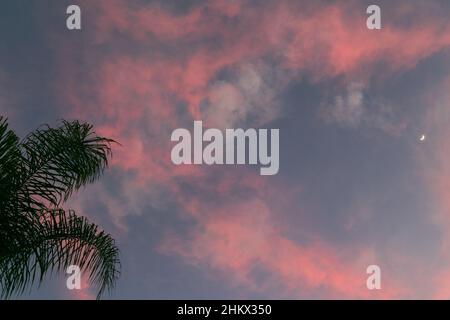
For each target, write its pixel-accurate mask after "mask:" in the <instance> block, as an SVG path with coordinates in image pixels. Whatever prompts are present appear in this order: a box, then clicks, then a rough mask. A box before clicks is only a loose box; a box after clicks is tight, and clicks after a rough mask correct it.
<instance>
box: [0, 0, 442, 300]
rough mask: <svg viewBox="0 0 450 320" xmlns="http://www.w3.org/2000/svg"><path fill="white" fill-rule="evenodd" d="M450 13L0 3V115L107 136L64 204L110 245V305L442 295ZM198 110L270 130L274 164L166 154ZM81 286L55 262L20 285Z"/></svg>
mask: <svg viewBox="0 0 450 320" xmlns="http://www.w3.org/2000/svg"><path fill="white" fill-rule="evenodd" d="M71 4H77V5H79V6H80V8H81V12H82V29H81V30H68V29H67V28H66V18H67V17H68V16H67V14H66V8H67V7H68V6H69V5H71ZM370 4H377V5H378V6H380V8H381V21H382V28H381V29H380V30H369V29H368V28H367V27H366V19H367V17H368V15H367V14H366V9H367V7H368V6H369V5H370ZM449 16H450V3H449V2H448V1H447V0H430V1H414V0H411V1H406V0H398V1H395V2H394V1H387V0H386V1H363V0H359V1H356V0H346V1H326V0H319V1H294V0H292V1H290V0H281V1H275V0H268V1H255V0H242V1H234V0H230V1H195V0H189V1H182V2H181V1H146V0H129V1H125V0H95V1H92V0H90V1H87V0H76V1H74V0H71V1H65V0H64V1H63V0H61V1H56V0H39V1H38V0H27V1H25V0H5V1H2V3H1V5H0V38H1V39H2V40H1V41H0V114H1V115H4V116H6V117H8V121H9V124H10V126H11V128H12V129H14V130H15V131H16V132H17V134H18V135H19V136H20V137H24V136H25V135H26V134H27V133H28V132H30V131H32V130H34V129H36V128H37V127H38V126H39V125H41V124H44V123H45V124H49V125H50V126H57V125H58V124H60V123H61V119H67V120H75V119H78V120H80V121H86V122H89V123H91V124H93V125H94V127H95V131H96V132H97V133H98V134H100V135H103V136H107V137H110V138H113V139H115V140H117V141H118V142H120V146H119V145H118V146H115V147H114V148H113V159H112V162H111V166H110V168H109V169H108V170H107V171H106V172H105V175H104V176H103V177H102V178H101V179H100V180H99V181H98V182H96V183H95V184H93V185H89V186H87V187H86V188H84V189H82V190H80V191H79V192H78V193H77V194H76V195H74V196H73V197H72V198H71V199H70V200H69V202H68V203H67V204H66V207H67V208H71V209H74V210H76V212H77V213H78V214H81V215H84V216H87V217H88V218H89V219H90V220H91V221H93V222H95V223H98V224H99V225H100V226H102V228H104V229H105V230H106V231H107V232H108V233H111V234H112V235H113V237H114V238H115V239H116V241H117V245H118V246H119V249H120V252H121V256H120V258H121V263H122V268H121V277H120V279H119V280H118V282H117V286H116V288H115V289H114V291H113V292H112V293H111V295H110V296H106V297H105V298H106V299H424V298H425V299H447V298H450V182H449V181H450V162H449V161H447V159H448V157H449V156H450V140H448V137H449V136H450V125H449V124H450V90H449V89H450V19H449ZM195 120H202V121H203V124H204V126H205V127H208V128H219V129H225V128H244V129H246V128H269V129H271V128H277V129H279V130H280V169H279V172H278V174H276V175H271V176H262V175H260V174H259V167H257V166H250V165H227V166H220V165H215V166H214V165H213V166H208V165H180V166H176V165H174V164H173V163H172V161H171V158H170V154H171V149H172V147H173V145H174V143H173V142H172V141H171V139H170V137H171V133H172V131H173V130H175V129H177V128H187V129H189V130H192V127H193V122H194V121H195ZM422 135H425V137H426V138H425V140H424V141H420V140H421V139H420V138H421V137H422ZM369 265H378V266H379V267H380V269H381V283H382V288H381V290H368V289H367V287H366V280H367V277H368V274H367V273H366V268H367V266H369ZM94 297H95V291H94V290H93V289H92V288H89V284H88V283H87V282H86V281H83V289H82V290H79V291H78V290H73V291H69V290H68V289H67V288H66V287H65V277H64V275H60V276H55V277H53V278H50V279H48V280H47V281H46V282H45V283H44V284H43V285H42V287H41V288H39V290H33V291H32V292H31V294H30V295H24V296H21V297H20V298H22V299H24V298H27V299H28V298H31V299H92V298H94Z"/></svg>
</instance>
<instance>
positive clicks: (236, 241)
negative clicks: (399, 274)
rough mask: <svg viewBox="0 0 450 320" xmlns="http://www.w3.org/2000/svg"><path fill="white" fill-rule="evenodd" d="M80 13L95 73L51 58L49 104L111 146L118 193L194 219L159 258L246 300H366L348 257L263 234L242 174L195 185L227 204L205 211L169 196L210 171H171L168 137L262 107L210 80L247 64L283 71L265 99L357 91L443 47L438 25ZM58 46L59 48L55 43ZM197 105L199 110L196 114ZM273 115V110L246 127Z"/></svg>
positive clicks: (214, 11) (309, 11)
mask: <svg viewBox="0 0 450 320" xmlns="http://www.w3.org/2000/svg"><path fill="white" fill-rule="evenodd" d="M351 4H354V2H351ZM89 5H90V6H92V7H93V8H95V9H96V10H97V12H98V13H97V16H98V19H97V20H96V21H97V22H96V30H93V31H92V34H93V35H92V36H91V37H92V38H89V44H90V45H91V47H90V50H92V51H95V50H97V49H98V48H101V47H102V46H103V45H107V46H109V47H110V49H109V51H108V50H106V52H105V53H104V54H99V53H97V54H92V57H90V56H89V57H88V58H92V59H93V60H94V61H95V63H91V64H92V65H94V66H95V68H93V69H92V70H90V71H89V73H86V74H83V75H82V77H83V79H84V80H85V81H86V82H87V83H83V82H81V81H78V80H79V79H80V78H79V77H80V75H79V72H78V68H79V65H76V64H75V63H72V62H71V61H72V60H71V59H70V57H72V55H74V54H76V53H71V52H69V51H67V50H66V51H64V52H62V53H61V55H63V56H61V57H60V61H61V62H60V68H59V70H60V72H61V75H60V77H59V78H58V80H59V82H60V83H58V88H60V89H61V90H60V92H61V101H64V102H67V103H68V104H69V105H70V106H71V107H72V108H73V109H72V110H74V111H72V112H68V115H69V116H71V117H76V118H81V119H86V120H89V121H93V122H95V123H96V124H98V132H99V133H101V134H104V135H107V136H110V137H112V138H114V139H116V140H118V141H119V142H120V143H121V144H122V145H123V147H117V148H115V157H114V162H113V166H114V167H115V168H117V169H118V170H123V171H126V172H133V173H135V178H134V179H132V180H130V181H126V182H125V183H126V186H125V187H124V188H125V189H126V190H128V191H129V192H130V194H131V193H132V191H138V190H141V189H142V188H151V187H154V186H155V185H157V186H158V187H161V188H166V189H167V190H171V191H172V194H171V197H172V201H173V202H175V203H176V204H178V205H179V206H180V207H182V208H184V209H185V210H184V211H185V212H184V213H185V214H187V215H188V217H189V218H192V219H194V221H195V222H196V224H197V228H196V229H195V230H193V232H192V234H189V235H186V236H185V237H183V236H182V237H173V236H168V237H167V238H166V239H163V242H162V244H161V250H162V251H163V252H165V253H170V254H176V255H179V256H181V257H182V258H184V259H186V260H187V261H190V262H192V263H194V264H196V265H199V266H200V267H203V266H205V265H206V266H209V267H211V268H212V269H214V270H220V271H222V272H224V273H232V276H230V277H229V279H231V280H232V281H233V282H234V283H235V284H236V285H244V286H248V287H249V288H252V289H254V290H261V289H263V287H264V285H269V286H270V285H274V286H277V287H282V288H283V291H284V293H285V294H286V295H290V294H292V295H296V296H300V295H301V294H303V293H304V292H305V290H306V292H318V291H319V290H327V291H328V294H327V295H328V296H329V297H340V296H342V295H344V296H345V297H357V298H370V297H373V295H372V294H371V293H370V292H369V291H368V290H367V289H366V288H365V287H364V286H365V278H366V274H365V273H364V271H365V267H364V264H363V263H362V262H360V263H359V264H357V265H355V264H354V263H353V262H352V261H351V260H348V259H351V258H348V257H352V255H351V254H349V253H348V252H349V251H350V252H351V251H353V250H354V249H355V248H342V250H341V248H336V247H334V246H333V245H332V244H327V243H323V242H320V241H317V240H310V242H306V243H297V242H296V241H294V240H292V239H290V238H289V237H288V236H287V235H286V234H285V232H284V230H283V229H278V228H277V227H275V225H277V224H278V223H279V221H278V220H279V219H275V217H276V216H277V213H273V212H272V209H271V208H269V206H268V204H267V203H266V202H265V201H263V200H261V199H263V195H264V192H267V190H268V188H269V187H268V186H267V182H266V180H264V179H262V178H255V177H254V173H252V172H251V171H250V169H248V170H246V169H242V170H241V169H234V168H233V169H231V170H236V171H235V172H234V173H232V174H230V175H227V176H225V177H224V178H223V179H222V180H221V181H220V182H219V183H218V184H217V185H216V186H214V187H211V188H210V187H209V185H207V186H206V188H208V189H211V190H210V192H216V194H217V195H220V198H221V199H223V198H225V199H227V200H228V201H229V203H230V204H229V205H224V206H219V203H218V202H220V200H221V199H218V200H217V203H214V202H213V203H207V201H206V200H205V199H204V198H203V197H202V195H201V194H200V193H199V194H196V195H192V193H188V192H186V190H183V189H181V187H180V186H179V185H178V181H179V180H178V179H185V180H183V181H187V182H188V183H190V184H191V185H192V186H193V187H194V188H199V189H201V188H202V187H204V186H203V185H202V184H205V183H206V184H207V178H209V177H212V176H214V175H215V173H213V171H211V169H210V168H209V167H196V166H180V167H175V166H174V165H172V163H171V161H170V149H171V144H170V133H171V130H173V129H175V128H177V127H180V126H184V125H185V124H186V123H191V120H193V119H202V118H203V117H205V116H206V115H207V114H211V113H212V114H214V113H215V112H217V111H218V110H217V109H215V108H217V104H218V103H224V104H226V105H225V106H224V107H223V108H221V109H220V112H223V113H224V114H223V116H221V118H226V117H227V116H228V115H229V116H230V118H232V116H234V114H235V113H237V114H238V117H237V118H238V120H243V121H244V122H245V120H246V115H247V114H248V113H246V112H240V111H241V110H236V108H235V107H233V106H232V104H235V103H236V101H238V102H242V101H250V102H251V103H252V105H255V106H256V112H258V110H259V109H258V108H259V107H260V106H262V105H264V104H265V105H268V106H269V107H271V106H274V105H276V101H275V98H274V97H272V95H270V96H268V97H267V99H266V100H265V99H263V100H262V101H263V104H261V103H259V102H258V101H256V102H255V101H254V98H253V97H252V96H251V95H250V93H249V92H250V91H246V90H242V87H240V84H239V80H236V79H240V78H239V76H236V77H234V78H233V77H231V78H232V80H229V81H228V82H226V83H222V82H221V80H220V79H219V78H220V73H221V72H223V71H229V72H231V73H232V74H233V75H236V74H238V73H239V70H242V67H243V66H248V65H253V66H254V65H256V66H258V71H260V69H259V68H261V70H269V72H262V73H261V77H260V78H261V79H262V80H261V81H263V82H264V81H265V80H266V78H267V77H269V78H270V77H271V72H272V71H273V70H274V69H277V70H283V72H282V74H281V75H280V76H279V78H277V82H279V83H280V84H279V86H277V87H276V89H277V92H278V91H280V92H281V91H282V90H283V89H284V88H285V87H286V86H287V84H288V83H289V81H290V80H292V79H296V78H297V77H300V75H308V76H309V77H310V78H311V79H313V80H314V81H321V80H325V79H331V78H335V77H337V76H344V79H345V78H347V79H350V78H357V79H358V80H359V81H360V82H361V83H365V84H367V82H368V79H369V78H371V77H373V76H377V72H378V71H377V70H376V67H377V66H378V65H379V64H378V62H380V61H383V62H385V63H386V66H387V67H386V69H385V70H384V71H385V72H390V73H392V72H399V71H403V70H406V69H409V68H413V67H414V66H415V65H416V64H417V63H418V62H419V61H420V60H421V59H424V58H426V57H428V56H430V55H432V54H434V53H436V52H438V51H440V50H442V49H443V48H446V47H448V45H449V44H450V30H449V29H450V24H449V23H448V22H447V21H448V19H446V18H442V19H441V20H439V19H438V20H434V21H433V20H430V19H425V18H421V19H420V20H419V21H418V22H417V24H415V25H414V26H412V27H408V28H406V27H403V28H402V27H398V26H394V25H392V24H390V23H389V22H386V25H385V27H384V28H383V30H381V31H380V32H372V31H368V30H367V29H366V28H365V18H366V15H365V14H364V11H361V12H360V14H359V13H357V12H355V11H354V10H350V11H346V10H347V9H349V8H351V5H339V6H338V5H331V4H323V5H322V6H320V7H319V6H316V5H313V4H309V5H305V6H300V5H298V3H297V2H296V1H280V2H270V3H268V4H264V5H260V6H258V7H248V6H250V4H248V3H246V2H245V1H244V2H242V4H239V3H236V2H228V1H217V2H213V4H211V3H207V4H203V5H200V6H197V7H195V8H193V9H191V10H189V11H188V12H186V13H173V12H171V11H169V10H167V9H164V8H163V7H161V6H156V5H150V6H138V5H130V4H129V3H127V2H125V1H113V0H108V1H96V2H95V3H90V4H89ZM404 7H405V8H407V7H408V5H405V6H404ZM405 10H407V9H405ZM117 34H120V35H121V36H123V37H125V38H126V39H127V41H128V42H126V43H127V44H123V43H119V44H116V43H115V39H116V38H115V36H116V35H117ZM60 41H62V44H63V45H62V47H65V46H64V41H68V40H63V39H60ZM128 43H130V46H132V47H133V48H132V49H130V48H129V47H127V45H128ZM98 50H100V49H98ZM86 54H87V55H89V53H86ZM268 57H270V58H271V59H268ZM74 60H75V59H74ZM269 61H270V62H269ZM91 64H90V65H91ZM273 64H274V65H276V68H273ZM261 65H262V66H261ZM378 76H379V77H383V76H384V75H383V74H380V75H378ZM344 81H348V80H344ZM218 88H220V89H221V91H220V90H218ZM224 88H225V89H224ZM219 91H220V92H219ZM223 92H225V95H226V96H227V97H228V98H229V97H230V96H231V93H233V97H235V99H231V100H232V101H231V102H230V101H228V100H227V101H224V100H221V99H222V98H221V93H223ZM222 95H223V94H222ZM274 95H275V94H274ZM205 101H209V102H210V103H209V104H207V107H208V108H207V109H206V110H203V109H202V108H201V106H202V103H204V102H205ZM227 112H229V113H230V114H227ZM280 116H282V111H280V112H279V113H276V114H274V115H270V116H268V117H267V118H264V119H265V122H264V121H262V122H261V123H259V124H260V125H264V124H267V123H268V122H270V121H272V120H275V119H276V118H277V117H280ZM447 150H448V148H447ZM238 170H239V171H238ZM440 184H442V186H441V187H440V188H439V190H442V192H443V193H442V198H443V199H444V198H448V193H445V192H446V191H445V188H446V187H448V184H446V182H445V181H444V180H442V181H441V182H440ZM234 188H243V189H245V190H249V191H251V192H252V193H254V194H256V196H255V199H256V200H251V199H250V200H249V201H247V202H245V201H242V200H240V199H236V198H237V197H236V196H235V194H234V193H233V189H234ZM285 189H286V188H282V190H285ZM98 195H99V197H102V196H104V197H105V201H106V202H108V203H109V208H110V209H111V213H112V214H113V215H115V217H116V218H117V217H120V218H122V217H123V215H125V214H126V208H125V207H124V206H120V204H118V203H117V202H116V201H114V199H111V197H108V196H107V195H102V193H101V191H99V193H98ZM130 197H131V196H130ZM220 204H221V203H220ZM449 208H450V206H449ZM116 222H117V221H116ZM357 249H358V250H361V251H363V250H364V248H357ZM361 256H364V255H363V254H355V255H354V256H353V258H354V259H355V260H358V259H361ZM344 257H345V258H344ZM363 260H364V259H363ZM364 262H366V261H364ZM258 266H259V267H261V268H262V269H263V270H264V271H265V272H267V273H269V274H270V279H269V281H267V282H266V283H265V284H261V285H259V284H258V283H257V281H255V279H254V272H255V268H257V267H258ZM392 283H395V281H394V280H392ZM261 286H263V287H261ZM404 290H406V289H404ZM399 292H402V290H401V289H400V286H399V285H392V287H388V288H386V290H383V291H382V292H381V293H380V294H376V297H377V298H378V297H379V298H387V297H397V296H398V294H399Z"/></svg>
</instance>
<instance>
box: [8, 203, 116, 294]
mask: <svg viewBox="0 0 450 320" xmlns="http://www.w3.org/2000/svg"><path fill="white" fill-rule="evenodd" d="M34 217H35V218H36V219H35V220H34V221H30V227H29V228H27V229H28V230H27V231H26V232H27V236H26V237H19V238H18V239H20V241H16V242H15V243H14V245H12V246H11V248H10V249H11V250H10V251H9V255H8V256H6V257H5V256H4V257H2V258H0V286H1V288H2V295H3V297H4V298H8V297H10V296H11V295H13V294H14V293H16V294H21V293H23V292H24V291H25V290H26V289H27V288H31V287H32V285H33V284H34V283H36V282H38V283H41V282H42V281H43V280H44V277H45V275H46V274H47V273H48V272H53V271H55V270H56V271H60V272H65V270H66V269H67V267H68V266H70V265H77V266H79V267H80V269H81V270H82V271H83V272H89V274H90V276H89V280H90V282H91V284H93V285H94V287H96V288H98V296H97V298H100V296H101V295H102V294H103V293H104V292H105V291H106V290H111V289H112V288H113V287H114V284H115V282H116V280H117V278H118V277H119V275H120V270H119V269H120V262H119V258H118V256H119V250H118V248H117V247H116V245H115V243H114V240H113V239H112V238H111V236H110V235H108V234H105V233H104V232H103V231H100V230H99V229H98V227H97V226H96V225H95V224H91V223H89V221H88V220H87V219H86V218H84V217H79V216H77V215H76V214H75V213H74V212H73V211H69V212H67V213H66V212H65V211H64V210H62V209H57V210H49V211H45V212H41V213H40V214H39V215H35V216H34ZM23 231H24V230H23V229H21V230H20V231H19V232H20V233H22V232H23Z"/></svg>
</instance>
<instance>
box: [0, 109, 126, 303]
mask: <svg viewBox="0 0 450 320" xmlns="http://www.w3.org/2000/svg"><path fill="white" fill-rule="evenodd" d="M92 129H93V127H92V126H91V125H89V124H87V123H80V122H78V121H74V122H67V121H63V122H62V125H61V126H60V127H58V128H50V127H49V126H42V127H40V128H39V129H37V130H36V131H34V132H33V133H31V134H29V135H28V136H27V137H26V138H25V139H24V140H23V141H19V139H18V138H17V136H16V135H15V133H14V132H13V131H11V130H9V129H8V124H7V120H6V119H5V118H3V117H1V116H0V297H1V298H10V297H11V296H12V295H13V294H22V293H23V292H24V291H25V290H26V289H27V288H29V289H30V290H31V288H32V287H33V285H34V284H36V283H38V284H40V283H42V282H43V280H44V277H45V276H46V275H47V274H48V273H53V271H62V272H64V271H65V270H66V269H67V267H68V266H70V265H72V264H73V265H77V266H79V267H80V269H81V270H82V271H87V272H89V280H90V282H91V284H92V285H93V286H94V287H96V288H97V289H98V296H97V298H99V297H100V296H101V295H102V294H103V293H104V292H105V291H106V290H110V289H112V288H113V286H114V284H115V282H116V280H117V278H118V276H119V274H120V272H119V268H120V262H119V259H118V256H119V250H118V248H117V247H116V245H115V242H114V240H113V239H112V237H111V236H110V235H108V234H105V233H104V232H103V231H100V230H99V228H98V226H96V225H95V224H91V223H89V222H88V220H87V219H86V218H84V217H80V216H77V215H76V214H75V213H74V212H73V211H65V210H63V209H61V208H60V206H61V205H62V204H64V202H66V200H67V199H68V198H69V196H70V195H71V194H72V193H73V192H75V191H77V190H78V189H80V188H81V187H82V186H85V185H86V184H88V183H92V182H94V181H95V180H97V179H98V178H99V177H100V176H101V174H102V173H103V171H104V170H105V168H107V166H108V160H109V158H110V156H111V144H112V143H114V141H113V140H111V139H107V138H103V137H99V136H97V135H96V134H95V132H93V131H92Z"/></svg>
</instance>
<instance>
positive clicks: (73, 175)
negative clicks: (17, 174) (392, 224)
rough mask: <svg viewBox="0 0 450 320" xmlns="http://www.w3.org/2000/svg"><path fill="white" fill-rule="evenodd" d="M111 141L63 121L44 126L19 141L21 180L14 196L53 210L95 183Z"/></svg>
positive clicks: (85, 126) (85, 127)
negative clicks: (55, 125)
mask: <svg viewBox="0 0 450 320" xmlns="http://www.w3.org/2000/svg"><path fill="white" fill-rule="evenodd" d="M113 142H114V141H113V140H111V139H107V138H103V137H99V136H97V135H96V134H95V132H93V131H92V125H90V124H86V123H80V122H78V121H73V122H67V121H64V122H63V125H62V126H61V127H59V128H56V129H54V128H50V127H48V126H44V127H42V128H40V129H38V130H36V131H35V132H33V133H31V134H30V135H29V136H28V137H26V139H25V140H24V141H23V142H22V144H21V147H22V149H23V164H24V166H25V169H24V170H23V171H25V172H26V175H24V176H23V177H22V180H21V184H20V188H19V190H18V194H19V196H20V197H21V199H22V200H24V201H25V202H26V201H31V202H30V203H29V204H28V206H29V207H32V208H36V207H37V208H43V207H44V206H45V202H49V203H50V204H51V205H53V206H55V207H57V206H59V205H60V204H61V203H62V202H64V201H66V200H67V199H68V197H69V196H70V195H71V194H72V193H73V192H74V191H76V190H78V189H80V188H81V187H82V186H84V185H86V184H88V183H92V182H94V181H95V180H97V179H98V178H99V177H100V176H101V174H102V173H103V171H104V170H105V168H106V167H107V166H108V160H109V156H110V154H111V147H110V145H111V143H113Z"/></svg>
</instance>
